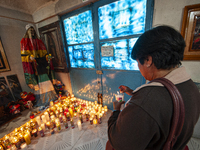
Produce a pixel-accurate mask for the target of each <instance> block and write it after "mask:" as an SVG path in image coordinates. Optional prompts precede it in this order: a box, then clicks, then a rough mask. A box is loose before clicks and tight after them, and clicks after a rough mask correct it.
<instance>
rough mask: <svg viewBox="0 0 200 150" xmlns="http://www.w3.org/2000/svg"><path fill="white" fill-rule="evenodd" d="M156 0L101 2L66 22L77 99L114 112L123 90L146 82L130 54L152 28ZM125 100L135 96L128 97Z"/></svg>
mask: <svg viewBox="0 0 200 150" xmlns="http://www.w3.org/2000/svg"><path fill="white" fill-rule="evenodd" d="M152 16H153V0H120V1H115V0H102V1H98V2H96V3H94V4H92V5H90V6H87V7H84V8H81V9H79V10H76V11H73V12H71V13H69V14H66V15H63V16H62V17H61V27H62V33H63V41H64V42H65V54H66V59H67V60H68V61H67V63H68V64H69V66H70V68H69V72H70V78H71V85H72V91H73V94H74V96H75V97H78V98H81V99H85V100H90V101H98V93H100V94H102V98H103V105H107V106H108V108H109V109H113V106H112V101H114V100H115V94H117V91H119V89H118V87H119V86H120V85H126V86H129V87H130V88H132V89H135V88H137V87H138V86H140V85H142V84H144V83H145V79H144V78H143V77H142V75H141V73H140V72H139V69H138V66H137V62H136V61H135V60H132V59H131V50H132V47H133V46H134V44H135V42H136V41H137V38H138V37H139V36H140V35H141V34H142V33H144V32H145V31H146V30H148V29H150V28H151V25H152ZM124 96H125V97H124V99H125V101H127V100H128V99H129V98H130V96H128V95H126V94H125V95H124Z"/></svg>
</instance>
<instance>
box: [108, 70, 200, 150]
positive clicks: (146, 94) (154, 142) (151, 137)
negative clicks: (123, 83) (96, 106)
mask: <svg viewBox="0 0 200 150" xmlns="http://www.w3.org/2000/svg"><path fill="white" fill-rule="evenodd" d="M182 69H183V68H182ZM178 74H179V73H175V76H177V75H178ZM168 77H169V78H168V79H172V82H174V83H175V85H176V87H177V88H178V89H179V91H180V93H181V95H182V97H183V100H184V104H185V122H184V125H183V129H182V132H181V134H180V136H179V137H178V139H177V142H176V143H175V145H174V150H182V149H184V147H185V145H186V144H187V143H188V141H189V140H190V138H191V136H192V134H193V129H194V126H195V124H196V122H197V121H198V118H199V114H200V94H199V91H198V89H197V87H196V85H195V84H194V82H193V81H192V80H191V79H189V80H188V78H184V77H183V79H181V80H180V81H178V82H177V81H175V80H176V79H179V78H177V77H175V78H174V76H173V75H171V77H170V76H168ZM186 79H187V80H186ZM172 113H173V102H172V99H171V96H170V94H169V92H168V91H167V89H166V88H165V87H163V86H161V85H158V86H157V85H148V86H144V87H141V88H140V89H138V90H137V91H135V92H134V93H133V96H132V97H131V99H130V101H129V102H128V106H127V107H125V108H124V110H123V111H121V112H120V111H114V112H113V114H112V116H111V117H110V118H109V121H108V137H109V140H110V143H111V145H112V146H113V147H114V148H115V150H145V149H146V150H162V148H163V145H164V143H165V141H166V139H167V136H168V133H169V131H170V124H171V118H172Z"/></svg>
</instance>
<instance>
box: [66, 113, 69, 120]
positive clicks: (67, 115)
mask: <svg viewBox="0 0 200 150" xmlns="http://www.w3.org/2000/svg"><path fill="white" fill-rule="evenodd" d="M66 117H67V120H68V121H70V115H69V112H67V114H66Z"/></svg>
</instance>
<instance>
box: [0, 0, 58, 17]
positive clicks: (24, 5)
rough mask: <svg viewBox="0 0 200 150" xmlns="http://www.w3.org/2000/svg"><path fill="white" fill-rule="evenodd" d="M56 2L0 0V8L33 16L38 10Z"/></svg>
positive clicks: (48, 0)
mask: <svg viewBox="0 0 200 150" xmlns="http://www.w3.org/2000/svg"><path fill="white" fill-rule="evenodd" d="M55 1H58V0H0V6H2V7H5V8H9V9H13V10H18V11H21V12H25V13H28V14H31V15H32V14H33V13H34V12H35V11H37V10H38V9H40V8H42V7H44V6H46V5H49V4H51V3H53V2H55Z"/></svg>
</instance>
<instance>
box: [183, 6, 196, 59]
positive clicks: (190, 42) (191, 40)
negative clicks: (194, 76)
mask: <svg viewBox="0 0 200 150" xmlns="http://www.w3.org/2000/svg"><path fill="white" fill-rule="evenodd" d="M181 34H182V36H183V37H184V39H185V42H186V47H185V51H184V60H200V4H196V5H189V6H185V8H184V14H183V22H182V29H181Z"/></svg>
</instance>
